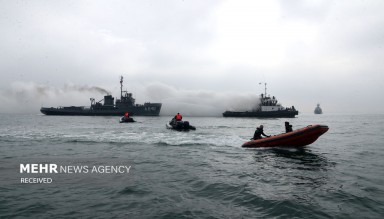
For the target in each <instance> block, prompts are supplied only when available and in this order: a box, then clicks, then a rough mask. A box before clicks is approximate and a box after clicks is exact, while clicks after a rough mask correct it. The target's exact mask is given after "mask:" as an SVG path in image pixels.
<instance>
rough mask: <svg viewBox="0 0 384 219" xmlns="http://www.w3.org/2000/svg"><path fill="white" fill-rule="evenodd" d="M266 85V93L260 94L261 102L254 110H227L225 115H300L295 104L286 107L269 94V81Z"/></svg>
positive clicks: (291, 116) (290, 116)
mask: <svg viewBox="0 0 384 219" xmlns="http://www.w3.org/2000/svg"><path fill="white" fill-rule="evenodd" d="M264 85H265V94H261V95H260V103H259V105H258V106H257V108H256V109H255V110H253V111H245V112H244V111H225V112H224V113H223V116H224V117H264V118H293V117H295V116H296V115H299V111H297V110H296V109H295V107H294V106H292V107H291V108H285V107H283V106H281V104H280V103H278V101H277V99H276V98H275V97H274V96H273V97H272V98H271V97H270V96H267V83H265V84H264Z"/></svg>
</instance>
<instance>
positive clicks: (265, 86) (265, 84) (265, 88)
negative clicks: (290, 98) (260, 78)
mask: <svg viewBox="0 0 384 219" xmlns="http://www.w3.org/2000/svg"><path fill="white" fill-rule="evenodd" d="M259 84H262V82H260V83H259ZM264 92H265V93H264V95H265V97H267V83H264Z"/></svg>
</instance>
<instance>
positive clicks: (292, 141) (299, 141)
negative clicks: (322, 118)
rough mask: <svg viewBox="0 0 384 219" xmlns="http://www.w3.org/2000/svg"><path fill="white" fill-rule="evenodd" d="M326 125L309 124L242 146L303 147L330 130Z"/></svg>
mask: <svg viewBox="0 0 384 219" xmlns="http://www.w3.org/2000/svg"><path fill="white" fill-rule="evenodd" d="M328 129H329V128H328V126H326V125H309V126H307V127H304V128H301V129H297V130H294V131H292V132H288V133H282V134H278V135H274V136H271V137H267V138H262V139H257V140H252V141H248V142H245V143H244V144H243V146H242V147H245V148H258V147H275V146H276V147H277V146H279V147H302V146H305V145H309V144H312V143H313V142H315V141H316V140H317V139H318V138H319V137H320V135H322V134H324V133H325V132H327V131H328Z"/></svg>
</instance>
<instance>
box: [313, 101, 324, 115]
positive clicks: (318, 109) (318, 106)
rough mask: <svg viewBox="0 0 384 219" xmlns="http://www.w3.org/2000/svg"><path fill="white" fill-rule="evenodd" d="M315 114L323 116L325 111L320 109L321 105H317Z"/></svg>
mask: <svg viewBox="0 0 384 219" xmlns="http://www.w3.org/2000/svg"><path fill="white" fill-rule="evenodd" d="M314 113H315V114H323V110H322V109H321V108H320V104H319V103H318V104H317V107H316V108H315V112H314Z"/></svg>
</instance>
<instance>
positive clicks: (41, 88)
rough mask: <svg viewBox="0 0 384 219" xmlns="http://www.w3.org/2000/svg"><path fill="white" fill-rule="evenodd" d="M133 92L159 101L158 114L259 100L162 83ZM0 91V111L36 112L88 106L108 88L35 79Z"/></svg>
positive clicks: (244, 105)
mask: <svg viewBox="0 0 384 219" xmlns="http://www.w3.org/2000/svg"><path fill="white" fill-rule="evenodd" d="M135 93H138V94H139V96H140V98H139V100H137V103H138V104H143V103H144V102H147V101H148V100H153V102H161V103H162V104H163V105H162V109H161V113H160V115H167V116H168V115H174V114H176V113H177V112H180V113H182V114H183V115H186V116H221V115H222V113H223V112H224V111H226V110H234V111H246V110H248V111H250V110H253V109H255V108H256V106H257V104H258V97H257V95H256V94H250V93H234V92H219V91H209V90H188V89H183V88H177V87H174V86H170V85H167V84H163V83H151V84H148V85H146V86H143V87H141V88H139V89H137V90H135ZM0 94H1V97H0V101H1V103H3V104H2V105H1V107H0V112H2V113H11V112H16V113H26V112H31V113H38V112H39V110H40V107H58V106H90V100H89V99H90V97H95V98H96V101H98V100H101V99H103V95H106V94H111V92H108V91H107V90H106V89H103V88H100V87H96V86H79V85H73V84H65V85H64V86H63V87H61V88H59V87H53V86H48V85H44V84H38V83H35V82H14V83H12V84H11V85H10V89H8V90H3V91H0ZM100 94H102V95H100ZM134 95H135V94H134ZM115 98H116V96H115Z"/></svg>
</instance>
